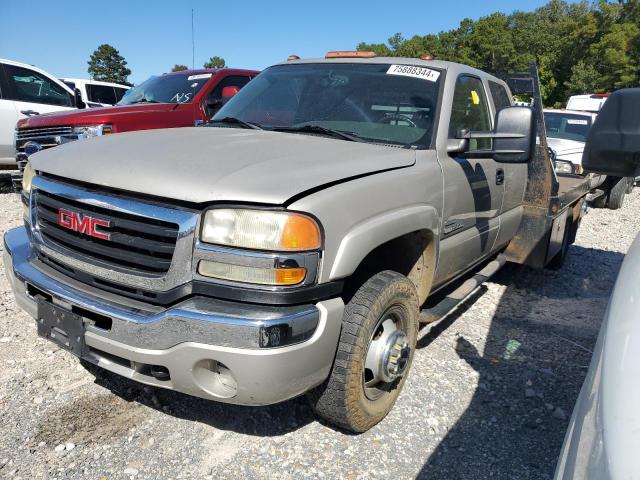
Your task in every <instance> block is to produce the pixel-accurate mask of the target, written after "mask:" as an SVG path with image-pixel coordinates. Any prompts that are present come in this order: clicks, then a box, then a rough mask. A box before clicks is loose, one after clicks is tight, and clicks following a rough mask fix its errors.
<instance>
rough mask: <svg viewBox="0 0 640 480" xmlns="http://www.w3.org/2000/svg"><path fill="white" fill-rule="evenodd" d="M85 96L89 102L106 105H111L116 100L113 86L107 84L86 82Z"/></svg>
mask: <svg viewBox="0 0 640 480" xmlns="http://www.w3.org/2000/svg"><path fill="white" fill-rule="evenodd" d="M87 98H88V99H89V101H90V102H95V103H106V104H108V105H113V104H115V103H116V102H117V101H118V99H116V94H115V92H114V90H113V87H111V86H109V85H93V84H91V83H88V84H87Z"/></svg>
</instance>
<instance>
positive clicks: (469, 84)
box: [436, 74, 505, 281]
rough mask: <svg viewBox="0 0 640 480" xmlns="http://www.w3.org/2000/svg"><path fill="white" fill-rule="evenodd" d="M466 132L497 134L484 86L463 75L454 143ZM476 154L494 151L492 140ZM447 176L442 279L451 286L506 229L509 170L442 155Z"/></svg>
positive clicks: (476, 144) (478, 143) (454, 112)
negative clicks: (504, 212) (502, 221)
mask: <svg viewBox="0 0 640 480" xmlns="http://www.w3.org/2000/svg"><path fill="white" fill-rule="evenodd" d="M462 129H468V130H471V131H485V132H486V131H491V130H492V129H493V116H492V113H491V109H490V106H489V101H488V95H487V92H486V89H485V85H484V82H483V81H482V80H481V79H480V78H479V77H475V76H472V75H464V74H463V75H460V76H459V77H458V78H457V80H456V84H455V90H454V95H453V100H452V107H451V120H450V123H449V138H456V136H457V133H458V132H459V131H460V130H462ZM469 149H470V150H491V149H492V140H491V139H471V140H470V141H469ZM438 159H439V160H440V163H441V166H442V170H443V175H444V202H443V212H442V213H443V224H442V237H441V242H440V245H441V255H440V262H439V264H438V269H437V272H436V276H437V279H438V281H446V280H448V279H450V278H452V277H455V276H456V275H458V274H460V273H462V272H463V271H464V270H466V269H467V268H468V267H470V266H472V265H473V264H475V263H477V262H478V261H480V260H481V259H482V258H483V257H485V256H487V255H489V254H490V253H491V251H492V249H493V246H494V243H495V240H496V237H497V235H498V231H499V227H500V219H499V215H500V211H501V208H502V201H503V197H504V182H505V171H504V166H503V165H500V164H498V163H497V162H496V161H495V160H494V159H493V158H492V157H490V156H487V157H483V158H469V157H468V156H466V155H463V154H460V153H448V152H446V151H439V152H438Z"/></svg>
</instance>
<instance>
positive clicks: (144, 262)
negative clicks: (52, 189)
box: [34, 190, 178, 274]
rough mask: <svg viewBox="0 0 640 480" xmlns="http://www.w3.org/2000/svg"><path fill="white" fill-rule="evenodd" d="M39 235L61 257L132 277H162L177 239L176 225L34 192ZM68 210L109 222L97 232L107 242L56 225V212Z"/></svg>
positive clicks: (46, 193) (167, 267)
mask: <svg viewBox="0 0 640 480" xmlns="http://www.w3.org/2000/svg"><path fill="white" fill-rule="evenodd" d="M34 207H35V209H36V220H37V225H38V227H39V231H40V234H41V235H42V238H43V239H44V240H45V242H46V243H48V244H51V246H52V247H54V248H55V249H56V250H58V251H61V252H62V253H64V254H65V255H70V256H74V257H79V258H82V259H83V260H84V261H87V262H89V263H93V264H95V265H98V266H101V267H104V268H111V269H113V268H116V269H118V270H120V271H125V272H127V273H133V274H140V273H144V274H163V273H166V272H167V271H168V270H169V267H170V266H171V260H172V258H173V253H174V250H175V247H176V241H177V238H178V225H177V224H175V223H170V222H166V221H162V220H157V219H154V218H148V217H142V216H138V215H133V214H129V213H123V212H119V211H114V210H111V209H108V208H102V207H98V206H95V205H90V204H87V203H83V202H80V201H77V200H71V199H68V198H64V197H59V196H57V195H54V194H52V193H49V192H46V191H44V190H37V191H36V192H34ZM60 209H63V210H68V211H70V212H73V213H77V214H79V218H84V217H86V216H89V217H92V218H96V219H99V220H103V221H107V222H109V226H108V227H100V231H101V232H104V233H108V234H109V236H110V239H109V240H103V239H100V238H96V237H92V236H88V235H86V234H83V233H79V232H76V231H74V230H70V229H67V228H65V227H63V226H61V225H59V224H58V214H59V210H60Z"/></svg>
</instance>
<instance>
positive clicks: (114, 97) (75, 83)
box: [60, 78, 131, 108]
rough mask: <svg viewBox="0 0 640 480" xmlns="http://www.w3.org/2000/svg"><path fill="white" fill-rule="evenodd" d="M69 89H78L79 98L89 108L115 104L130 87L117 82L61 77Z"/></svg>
mask: <svg viewBox="0 0 640 480" xmlns="http://www.w3.org/2000/svg"><path fill="white" fill-rule="evenodd" d="M60 80H62V81H63V82H64V83H65V84H66V85H67V86H68V87H69V88H70V89H71V90H75V89H76V88H77V89H78V90H79V91H80V98H81V99H82V101H83V102H84V103H85V104H86V105H87V107H89V108H93V107H108V106H111V105H115V104H116V103H118V102H119V101H120V99H121V98H122V96H123V95H124V94H125V93H126V92H127V90H129V89H130V88H131V87H129V86H127V85H120V84H119V83H111V82H100V81H98V80H86V79H83V78H61V79H60Z"/></svg>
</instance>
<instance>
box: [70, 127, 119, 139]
mask: <svg viewBox="0 0 640 480" xmlns="http://www.w3.org/2000/svg"><path fill="white" fill-rule="evenodd" d="M73 133H75V134H77V135H78V139H87V138H93V137H101V136H102V135H109V134H110V133H113V127H112V126H111V125H87V126H84V127H75V128H74V129H73Z"/></svg>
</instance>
